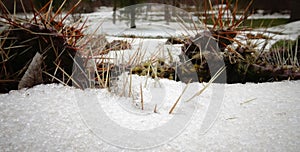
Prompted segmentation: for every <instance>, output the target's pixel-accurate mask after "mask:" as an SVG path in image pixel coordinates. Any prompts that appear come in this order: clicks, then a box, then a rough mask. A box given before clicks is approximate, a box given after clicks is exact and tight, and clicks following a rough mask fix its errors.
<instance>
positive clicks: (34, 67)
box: [0, 1, 83, 92]
mask: <svg viewBox="0 0 300 152" xmlns="http://www.w3.org/2000/svg"><path fill="white" fill-rule="evenodd" d="M52 2H53V1H49V2H48V3H47V4H46V5H45V6H44V7H42V8H41V9H40V10H36V9H35V8H34V7H33V6H32V7H33V8H32V10H34V12H33V13H32V15H33V17H30V18H29V17H28V16H29V15H31V14H29V13H25V16H22V17H18V16H17V14H12V13H11V12H9V11H8V10H7V9H6V7H5V5H4V4H3V3H2V2H0V8H1V16H0V25H1V31H0V45H1V47H0V48H1V50H0V54H1V58H0V68H1V69H0V73H1V74H0V75H1V78H0V92H8V91H9V90H12V89H18V88H19V89H20V88H23V87H31V86H33V85H36V84H40V83H53V82H61V83H64V84H72V83H74V82H75V83H76V80H75V79H72V71H73V63H74V61H75V60H74V58H75V56H76V54H77V52H78V50H80V47H79V46H78V45H77V42H78V41H79V40H80V39H81V38H82V37H83V33H82V30H83V26H81V27H79V26H78V25H67V24H65V23H64V21H65V20H66V18H67V16H68V15H70V14H71V13H72V11H73V10H74V9H75V7H76V6H78V4H79V2H78V3H77V4H76V5H75V6H74V7H73V8H72V9H71V10H69V11H68V12H67V13H66V15H65V16H64V17H62V14H61V8H62V6H61V7H60V8H59V9H58V10H57V11H56V12H54V13H53V12H52V6H51V4H52ZM62 5H63V4H62ZM23 9H24V12H26V10H25V8H24V7H23ZM77 62H81V61H79V60H78V61H77ZM80 64H81V63H80ZM80 64H78V65H80Z"/></svg>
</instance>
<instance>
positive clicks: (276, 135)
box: [0, 81, 300, 152]
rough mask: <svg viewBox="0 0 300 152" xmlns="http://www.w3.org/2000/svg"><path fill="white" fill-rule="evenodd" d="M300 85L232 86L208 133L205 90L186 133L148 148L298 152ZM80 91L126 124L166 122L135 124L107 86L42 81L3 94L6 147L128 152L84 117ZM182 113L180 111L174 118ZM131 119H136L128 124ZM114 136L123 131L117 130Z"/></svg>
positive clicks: (1, 135) (0, 143) (0, 107)
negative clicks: (103, 137)
mask: <svg viewBox="0 0 300 152" xmlns="http://www.w3.org/2000/svg"><path fill="white" fill-rule="evenodd" d="M178 83H179V82H166V84H173V85H178ZM299 86H300V81H293V82H288V81H285V82H276V83H263V84H251V83H249V84H231V85H226V86H225V92H224V99H223V104H222V106H221V108H220V110H219V115H218V117H217V118H216V121H215V122H214V123H213V124H212V126H211V128H210V129H209V130H207V131H206V132H204V131H203V130H201V129H202V128H201V125H202V122H203V117H204V115H205V111H206V108H207V103H208V102H209V101H210V96H209V93H208V94H207V93H204V94H203V95H201V96H200V98H199V100H198V101H194V102H195V107H197V110H196V112H195V113H194V115H193V117H192V118H191V121H190V122H189V123H187V126H186V128H184V129H183V131H182V132H181V134H179V135H178V136H177V137H175V139H174V140H171V141H169V142H168V143H166V144H163V145H162V146H159V147H155V148H153V149H148V150H149V151H170V152H171V151H241V150H243V151H297V150H299V148H300V147H299V145H300V140H299V138H300V130H299V127H300V122H299V121H300V104H299V103H300V98H299V94H300V91H299ZM175 90H176V88H174V90H167V91H170V92H172V91H175ZM208 92H209V91H208ZM75 94H77V95H79V96H81V97H82V98H87V99H88V98H89V97H90V96H97V97H98V102H99V105H102V106H106V107H107V108H108V107H109V108H112V109H107V110H108V111H109V112H110V113H109V115H110V116H111V118H112V119H115V121H116V120H118V119H119V120H120V121H118V122H119V123H120V125H123V126H124V127H127V128H130V129H134V128H137V127H141V128H140V129H145V128H149V126H148V125H150V126H152V127H153V125H154V126H155V125H161V124H155V123H162V124H163V123H165V121H158V120H160V119H158V118H157V119H152V120H153V121H152V122H149V121H146V120H144V121H142V120H141V119H137V120H140V121H137V122H134V121H135V120H132V119H133V118H135V117H137V116H136V115H135V117H129V114H128V112H127V111H124V110H120V107H119V106H118V105H116V104H115V103H112V101H111V100H112V99H114V98H116V97H112V96H111V95H109V93H108V92H107V91H105V90H85V91H82V90H78V89H74V88H71V87H65V86H62V85H56V84H50V85H39V86H36V87H34V88H32V89H28V90H20V91H11V92H10V93H9V94H2V95H0V99H1V100H0V101H1V102H0V121H1V125H0V149H1V151H123V150H124V149H122V148H118V147H115V146H112V145H110V144H108V143H106V142H103V140H101V137H99V136H98V135H99V134H97V133H95V132H94V131H93V129H91V128H90V126H88V125H87V123H85V121H83V116H82V113H81V112H82V111H80V108H79V107H78V102H79V101H78V99H79V98H81V97H78V96H77V95H75ZM220 100H222V99H220ZM111 105H113V106H111ZM131 115H133V114H131ZM151 115H153V116H151ZM151 115H146V116H144V117H149V118H155V117H158V116H157V115H159V116H166V117H170V115H168V114H167V113H166V112H165V111H160V110H159V113H158V114H156V113H152V114H151ZM176 115H180V113H176V112H175V113H174V114H172V115H171V116H174V117H175V116H176ZM140 117H141V116H140ZM121 120H122V121H121ZM155 120H156V121H155ZM131 121H133V123H126V122H131ZM103 123H105V122H103ZM111 136H118V135H115V134H114V130H112V132H111ZM157 136H159V135H157ZM120 138H121V137H120ZM128 140H131V139H128ZM124 151H127V150H124Z"/></svg>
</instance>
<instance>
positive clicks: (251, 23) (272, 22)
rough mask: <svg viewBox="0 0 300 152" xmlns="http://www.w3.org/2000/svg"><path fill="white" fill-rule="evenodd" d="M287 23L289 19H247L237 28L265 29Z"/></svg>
mask: <svg viewBox="0 0 300 152" xmlns="http://www.w3.org/2000/svg"><path fill="white" fill-rule="evenodd" d="M288 21H289V19H248V20H245V21H243V22H242V23H241V24H240V26H239V27H249V28H266V27H272V26H277V25H283V24H287V23H288ZM203 22H206V24H210V25H213V21H212V20H211V19H208V20H206V21H203ZM225 25H226V24H225Z"/></svg>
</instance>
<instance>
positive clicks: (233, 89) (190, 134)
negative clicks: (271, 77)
mask: <svg viewBox="0 0 300 152" xmlns="http://www.w3.org/2000/svg"><path fill="white" fill-rule="evenodd" d="M153 14H156V15H157V14H159V12H156V13H155V12H153ZM84 15H85V16H89V22H88V24H89V25H90V27H89V29H88V32H91V33H92V31H94V30H95V29H96V28H97V27H98V25H100V24H101V26H100V29H99V31H100V32H99V33H101V34H107V35H108V36H107V40H108V41H109V42H110V41H112V40H116V39H121V40H127V41H128V42H130V43H131V45H132V49H128V50H123V51H119V52H118V51H113V52H111V53H110V54H108V56H109V57H115V58H118V59H120V58H121V57H122V59H120V61H122V62H126V61H128V60H129V58H130V57H131V56H132V55H133V54H134V53H135V52H136V50H140V51H141V54H143V53H144V54H146V55H145V56H144V59H145V60H147V59H149V58H150V57H151V56H153V55H157V54H159V55H161V56H163V57H166V56H168V50H169V51H170V53H171V54H172V55H173V56H174V58H175V57H176V56H177V55H178V53H180V46H172V45H166V44H165V42H166V40H167V39H166V38H165V37H170V36H181V35H182V34H184V33H185V32H187V31H186V30H187V29H186V28H185V27H182V25H181V24H178V23H172V22H170V23H169V24H167V23H166V22H165V21H155V22H151V23H149V22H147V21H144V22H142V23H140V22H137V24H139V25H143V26H141V27H139V26H137V29H130V28H128V25H127V23H126V22H123V21H117V24H112V21H111V18H112V12H110V9H107V8H105V9H103V8H102V11H100V13H99V12H95V13H91V14H84ZM105 16H109V17H108V18H109V20H108V21H102V20H101V18H103V17H105ZM152 19H153V18H152ZM154 19H155V18H154ZM153 24H155V26H152V25H153ZM299 25H300V22H293V23H290V24H287V25H284V26H278V27H271V28H268V29H267V31H272V32H279V31H280V32H283V33H284V35H279V36H276V37H275V38H274V39H275V40H278V39H279V38H280V39H281V38H287V39H290V38H292V39H295V38H296V37H297V36H298V35H299V34H300V30H299V27H300V26H299ZM189 31H191V30H189ZM123 35H134V36H138V37H141V36H146V37H148V38H146V39H142V38H124V37H119V36H123ZM124 52H125V53H127V54H125V53H124ZM118 53H120V54H123V55H118ZM123 57H124V58H125V59H123ZM124 60H125V61H124ZM129 81H131V85H129V84H130V83H129ZM115 84H117V85H115V88H114V87H112V88H111V91H108V90H106V89H86V90H79V89H76V88H73V87H69V86H63V85H57V84H49V85H38V86H35V87H33V88H30V89H22V90H15V91H11V92H10V93H8V94H1V95H0V151H131V150H132V148H135V149H139V150H141V151H164V152H168V151H170V152H173V151H298V150H299V149H300V129H299V128H300V98H299V97H300V90H299V87H300V81H283V82H274V83H260V84H253V83H247V84H212V85H211V86H209V87H208V88H207V89H206V90H205V91H204V92H203V93H202V94H200V95H199V96H197V97H196V98H194V99H193V100H191V101H189V102H186V100H187V99H189V98H190V97H191V96H193V95H194V94H195V93H197V92H199V91H200V90H201V89H203V88H204V85H207V84H200V83H192V84H189V85H188V86H186V84H184V83H181V82H175V81H171V80H167V79H159V80H153V79H150V78H146V77H140V76H136V75H133V76H132V77H131V78H128V77H120V79H119V80H117V81H116V83H115ZM141 89H142V90H143V91H142V93H143V95H141ZM185 89H186V90H185ZM130 90H131V91H130ZM182 92H183V95H182V96H181V93H182ZM120 94H122V95H123V96H120ZM129 94H131V95H130V97H128V96H129ZM142 99H143V108H144V110H141V108H142V103H141V100H142ZM177 99H179V100H178V101H179V103H178V105H177V106H176V107H175V110H174V112H173V113H172V114H169V111H170V109H171V107H172V105H174V103H175V101H176V100H177ZM155 107H156V108H155ZM154 109H156V112H154ZM147 147H148V148H149V147H151V148H150V149H144V148H147ZM130 148H131V149H130Z"/></svg>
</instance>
